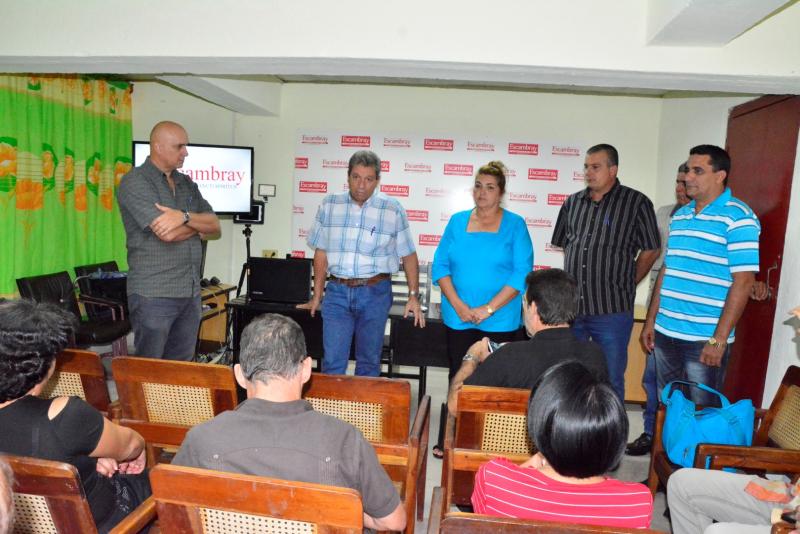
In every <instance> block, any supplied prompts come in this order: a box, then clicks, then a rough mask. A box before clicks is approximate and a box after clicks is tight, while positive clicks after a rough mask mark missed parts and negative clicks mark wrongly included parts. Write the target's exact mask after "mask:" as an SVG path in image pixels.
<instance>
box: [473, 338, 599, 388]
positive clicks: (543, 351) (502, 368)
mask: <svg viewBox="0 0 800 534" xmlns="http://www.w3.org/2000/svg"><path fill="white" fill-rule="evenodd" d="M567 360H578V361H579V362H581V363H583V364H584V365H585V366H586V367H588V368H589V369H590V370H591V371H593V372H594V373H595V374H596V375H597V376H598V377H599V378H601V379H603V380H607V379H608V368H607V366H606V359H605V357H604V356H603V351H602V349H601V348H600V345H598V344H597V343H595V342H593V341H578V340H577V339H575V336H574V335H573V334H572V331H571V330H570V329H569V328H567V327H563V328H548V329H547V330H542V331H540V332H538V333H537V334H536V335H535V336H533V337H532V338H531V339H529V340H527V341H516V342H513V343H508V344H506V345H503V346H502V347H500V348H499V349H497V350H496V351H495V352H493V353H492V354H491V355H489V357H488V358H486V360H484V362H483V363H482V364H480V365H479V366H478V368H477V369H475V372H474V373H472V375H471V376H469V377H468V378H467V379H466V380H465V381H464V384H467V385H469V386H494V387H506V388H525V389H531V388H532V387H533V386H534V385H535V384H536V381H537V380H539V377H540V376H541V375H542V373H544V372H545V371H547V370H548V369H549V368H550V367H552V366H553V365H555V364H557V363H560V362H564V361H567Z"/></svg>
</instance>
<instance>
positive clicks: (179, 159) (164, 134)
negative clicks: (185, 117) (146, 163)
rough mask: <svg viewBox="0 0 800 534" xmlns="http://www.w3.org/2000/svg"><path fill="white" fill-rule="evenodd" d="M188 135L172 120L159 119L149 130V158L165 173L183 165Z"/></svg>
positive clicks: (186, 154)
mask: <svg viewBox="0 0 800 534" xmlns="http://www.w3.org/2000/svg"><path fill="white" fill-rule="evenodd" d="M188 142H189V135H188V134H187V133H186V130H185V129H184V128H183V126H181V125H180V124H178V123H177V122H172V121H161V122H159V123H158V124H156V125H155V126H153V129H152V130H151V131H150V160H151V161H152V162H153V165H155V166H156V167H158V168H159V169H160V170H161V171H162V172H164V173H165V174H171V173H172V171H174V170H175V169H180V168H181V167H183V161H184V159H185V158H186V156H188V155H189V152H188V151H187V150H186V145H187V143H188Z"/></svg>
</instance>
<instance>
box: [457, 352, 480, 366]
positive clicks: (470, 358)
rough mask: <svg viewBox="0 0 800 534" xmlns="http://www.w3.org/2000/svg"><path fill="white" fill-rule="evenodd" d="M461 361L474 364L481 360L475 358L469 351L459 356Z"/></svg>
mask: <svg viewBox="0 0 800 534" xmlns="http://www.w3.org/2000/svg"><path fill="white" fill-rule="evenodd" d="M461 361H463V362H475V364H476V365H477V364H479V363H481V361H480V360H479V359H478V358H476V357H475V356H473V355H472V354H470V353H469V352H468V353H466V354H465V355H464V357H463V358H461Z"/></svg>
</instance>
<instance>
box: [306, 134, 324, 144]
mask: <svg viewBox="0 0 800 534" xmlns="http://www.w3.org/2000/svg"><path fill="white" fill-rule="evenodd" d="M300 142H301V143H303V144H304V145H327V144H328V138H327V137H326V136H324V135H301V136H300Z"/></svg>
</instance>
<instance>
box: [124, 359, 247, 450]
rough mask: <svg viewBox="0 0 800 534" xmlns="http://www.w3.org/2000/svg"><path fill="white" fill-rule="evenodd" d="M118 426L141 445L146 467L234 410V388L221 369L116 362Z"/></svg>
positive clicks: (156, 361)
mask: <svg viewBox="0 0 800 534" xmlns="http://www.w3.org/2000/svg"><path fill="white" fill-rule="evenodd" d="M111 369H112V371H113V373H114V381H115V382H116V384H117V393H118V394H119V406H120V413H121V417H122V419H121V420H120V421H119V422H120V423H121V424H123V425H125V426H128V427H130V428H133V429H134V430H136V431H137V432H139V433H140V434H141V435H142V437H144V439H145V441H146V442H147V464H148V465H150V466H152V465H155V464H156V463H158V459H159V457H160V455H161V450H162V449H164V448H172V449H176V448H178V447H180V445H181V443H183V439H184V438H185V437H186V433H187V432H188V431H189V429H190V428H191V427H193V426H194V425H197V424H199V423H202V422H204V421H208V420H209V419H211V418H213V417H214V416H215V415H217V414H219V413H222V412H224V411H226V410H232V409H233V408H234V407H236V404H237V399H236V382H235V380H234V377H233V370H232V369H231V368H230V367H228V366H226V365H213V364H207V363H192V362H175V361H168V360H159V359H153V358H134V357H120V358H114V360H113V361H112V362H111Z"/></svg>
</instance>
